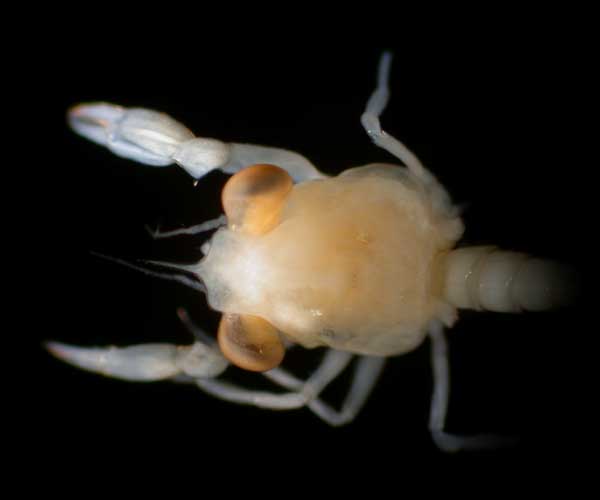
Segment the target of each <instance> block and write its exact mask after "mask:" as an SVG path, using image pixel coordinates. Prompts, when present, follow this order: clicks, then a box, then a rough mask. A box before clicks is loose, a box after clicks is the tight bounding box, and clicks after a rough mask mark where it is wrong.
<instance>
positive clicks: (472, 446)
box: [429, 321, 516, 452]
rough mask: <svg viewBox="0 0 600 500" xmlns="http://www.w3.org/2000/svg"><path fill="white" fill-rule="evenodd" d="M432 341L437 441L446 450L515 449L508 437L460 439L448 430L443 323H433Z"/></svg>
mask: <svg viewBox="0 0 600 500" xmlns="http://www.w3.org/2000/svg"><path fill="white" fill-rule="evenodd" d="M429 338H430V340H431V364H432V368H433V395H432V398H431V410H430V414H429V430H430V431H431V437H432V438H433V441H434V442H435V444H436V445H437V446H438V448H440V449H441V450H443V451H447V452H455V451H459V450H481V449H486V448H487V449H490V448H498V447H505V446H511V445H514V444H515V442H516V441H515V439H514V438H511V437H506V436H494V435H477V436H457V435H454V434H449V433H447V432H446V431H444V425H445V421H446V414H447V413H448V401H449V399H450V367H449V364H448V345H447V342H446V338H445V335H444V327H443V326H442V324H441V323H439V322H437V321H434V322H432V324H431V326H430V329H429Z"/></svg>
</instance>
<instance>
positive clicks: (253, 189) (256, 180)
mask: <svg viewBox="0 0 600 500" xmlns="http://www.w3.org/2000/svg"><path fill="white" fill-rule="evenodd" d="M293 184H294V183H293V180H292V178H291V177H290V175H289V174H288V173H287V172H286V171H285V170H283V169H282V168H279V167H276V166H275V165H268V164H259V165H252V166H250V167H247V168H245V169H244V170H241V171H240V172H238V173H237V174H235V175H234V176H232V177H231V178H230V179H229V180H228V181H227V183H226V184H225V187H224V188H223V193H222V195H221V199H222V203H223V208H224V210H225V214H226V215H227V219H228V221H229V227H230V229H233V230H240V231H243V232H245V233H248V234H252V235H261V234H265V233H267V232H269V231H270V230H271V229H273V228H274V227H275V226H276V225H277V224H278V223H279V216H280V213H281V208H282V207H283V203H284V201H285V199H286V198H287V196H288V195H289V193H290V191H291V190H292V187H293Z"/></svg>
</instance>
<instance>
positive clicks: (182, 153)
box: [68, 102, 324, 182]
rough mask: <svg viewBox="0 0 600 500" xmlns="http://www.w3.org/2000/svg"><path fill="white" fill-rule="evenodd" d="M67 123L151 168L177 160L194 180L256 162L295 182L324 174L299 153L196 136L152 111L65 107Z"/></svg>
mask: <svg viewBox="0 0 600 500" xmlns="http://www.w3.org/2000/svg"><path fill="white" fill-rule="evenodd" d="M68 121H69V125H70V126H71V128H72V129H73V130H74V131H75V132H77V133H78V134H79V135H81V136H83V137H85V138H87V139H89V140H91V141H94V142H96V143H97V144H100V145H102V146H105V147H107V148H108V149H109V150H110V151H112V152H113V153H115V154H116V155H118V156H122V157H124V158H129V159H131V160H135V161H138V162H140V163H144V164H146V165H151V166H154V167H164V166H167V165H171V164H174V163H175V164H177V165H179V166H181V167H182V168H183V169H184V170H186V171H187V172H188V173H189V174H190V175H191V176H192V177H194V178H195V179H199V178H201V177H203V176H204V175H206V174H207V173H209V172H210V171H212V170H215V169H220V170H223V171H224V172H227V173H235V172H237V171H239V170H241V169H242V168H245V167H248V166H250V165H253V164H256V163H271V164H274V165H277V166H279V167H281V168H283V169H284V170H287V171H288V173H289V174H290V175H291V176H292V178H293V179H294V180H295V181H296V182H300V181H304V180H308V179H314V178H320V177H323V176H324V175H323V174H322V173H321V172H319V171H318V170H317V169H316V168H315V166H314V165H313V164H312V163H311V162H310V161H309V160H308V159H306V158H305V157H304V156H302V155H300V154H299V153H295V152H293V151H288V150H285V149H280V148H271V147H266V146H257V145H252V144H235V143H231V144H228V143H225V142H222V141H219V140H217V139H210V138H201V137H194V134H193V133H192V132H191V131H190V130H189V129H187V128H186V127H185V126H183V125H182V124H181V123H179V122H178V121H176V120H174V119H173V118H171V117H170V116H169V115H167V114H165V113H160V112H158V111H153V110H150V109H144V108H123V107H121V106H117V105H114V104H109V103H105V102H96V103H85V104H79V105H77V106H74V107H73V108H71V109H70V110H69V112H68Z"/></svg>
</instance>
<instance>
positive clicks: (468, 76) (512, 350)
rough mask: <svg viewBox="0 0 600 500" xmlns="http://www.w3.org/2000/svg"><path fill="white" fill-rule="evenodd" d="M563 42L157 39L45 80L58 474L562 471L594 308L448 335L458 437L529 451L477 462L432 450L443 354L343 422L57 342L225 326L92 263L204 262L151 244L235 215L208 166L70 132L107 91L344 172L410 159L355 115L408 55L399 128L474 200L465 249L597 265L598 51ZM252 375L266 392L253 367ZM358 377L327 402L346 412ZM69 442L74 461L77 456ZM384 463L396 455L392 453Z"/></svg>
mask: <svg viewBox="0 0 600 500" xmlns="http://www.w3.org/2000/svg"><path fill="white" fill-rule="evenodd" d="M562 42H563V40H562V38H561V36H560V34H555V35H550V36H549V38H547V39H544V40H542V41H540V40H539V39H536V38H535V37H534V38H533V39H532V40H531V41H529V42H527V43H518V44H507V43H504V41H502V43H500V42H498V43H496V42H491V43H486V45H485V46H484V47H482V46H478V45H477V44H474V43H471V42H469V43H467V44H465V45H464V46H461V47H457V48H456V49H455V48H454V47H453V48H451V49H450V48H448V47H445V46H444V44H443V43H440V44H438V45H437V47H436V48H435V49H432V50H424V49H423V47H421V46H420V45H419V46H417V45H413V46H398V47H394V46H393V45H390V46H387V47H383V46H376V47H364V46H361V45H360V44H357V45H355V46H346V45H338V46H335V47H333V48H328V47H327V46H326V45H322V46H320V47H318V48H311V49H307V48H303V49H299V48H291V47H283V46H277V44H276V43H273V44H271V45H268V46H266V47H262V48H255V47H248V46H245V45H244V44H243V43H241V44H236V45H235V47H232V48H231V49H230V48H226V47H224V46H222V45H221V44H218V43H217V42H215V43H214V45H204V46H198V47H188V50H187V51H186V52H185V57H178V58H176V59H175V60H173V59H170V58H169V57H167V55H164V54H162V53H161V56H160V57H159V56H157V58H156V59H154V60H153V58H151V57H148V54H146V57H144V58H142V59H140V58H137V57H135V56H136V54H138V53H140V52H141V51H142V48H143V47H140V46H135V47H134V48H132V47H129V49H128V50H127V51H110V53H102V55H98V56H96V55H94V56H83V55H81V54H80V53H79V52H78V51H76V50H74V49H73V50H69V51H64V52H62V53H60V54H58V55H57V58H56V59H55V60H54V61H53V64H52V65H41V66H40V67H39V69H36V70H34V73H35V75H34V76H35V78H36V81H38V82H42V83H43V86H44V91H43V92H41V93H39V94H37V96H36V97H35V98H34V101H35V102H34V103H35V104H36V105H37V106H38V109H43V110H44V113H43V115H44V117H45V119H44V122H45V124H46V127H47V130H49V133H47V134H45V136H44V137H43V138H42V140H44V141H45V142H44V150H43V153H44V162H43V167H42V165H41V164H40V165H39V166H38V167H36V168H37V169H38V170H32V171H28V173H29V174H30V175H31V178H30V182H31V183H32V185H34V187H32V190H35V200H36V201H37V202H39V204H38V203H36V205H37V213H36V218H37V221H36V222H34V221H31V222H32V223H34V224H35V227H36V231H35V243H34V244H33V245H32V249H33V253H34V254H35V255H36V256H37V260H36V262H38V263H39V264H38V265H37V267H36V268H35V269H34V274H35V281H34V282H33V283H35V285H33V286H32V290H30V292H29V293H28V295H27V300H25V303H26V304H28V305H30V306H31V307H30V309H29V311H30V312H31V315H30V316H28V317H27V318H28V319H33V320H34V322H35V323H37V322H38V321H39V324H40V325H43V326H41V327H39V328H36V329H35V332H29V333H28V334H27V339H28V340H29V341H31V342H30V344H29V347H28V349H29V350H28V358H29V359H30V360H31V361H30V362H31V363H32V366H33V372H34V374H35V377H34V378H35V383H33V382H31V383H29V380H28V378H27V377H26V380H27V382H26V383H27V385H28V387H29V391H30V392H29V393H28V396H27V399H28V404H33V405H34V410H33V412H31V413H29V415H30V416H33V420H35V425H32V426H31V427H32V428H34V429H35V432H33V436H34V442H35V443H36V444H35V445H34V446H35V447H36V449H37V450H41V451H42V453H38V454H37V457H38V458H39V460H40V463H41V464H42V466H44V467H49V468H56V469H57V470H62V469H64V470H65V471H67V470H70V468H71V467H73V466H76V464H77V465H78V467H79V468H80V469H82V470H84V471H86V473H87V474H88V475H89V477H94V476H95V475H97V473H98V471H99V470H102V471H103V472H104V473H110V472H113V469H116V468H118V467H117V464H126V465H124V467H133V464H137V465H138V466H142V467H143V466H144V465H145V464H152V465H158V466H162V465H166V464H171V465H172V464H173V463H175V464H182V466H183V464H184V463H185V464H186V465H187V466H189V465H190V464H192V466H193V467H197V468H198V469H201V470H203V473H202V475H203V476H205V475H207V474H208V475H210V474H211V473H212V471H213V470H217V469H220V468H222V467H224V464H231V461H234V462H235V463H239V464H240V467H244V468H249V469H250V470H254V469H253V467H254V465H253V464H254V463H265V462H266V463H269V464H270V467H276V468H279V467H281V468H283V469H284V470H287V469H289V473H290V475H294V474H296V473H298V469H297V467H298V463H301V464H302V467H304V469H303V471H304V472H303V474H307V475H310V476H311V477H313V476H314V475H317V476H322V477H325V478H326V477H329V476H328V474H329V473H331V472H332V471H333V468H334V466H335V467H337V465H340V464H341V465H343V468H344V470H345V471H346V473H350V474H362V473H364V474H366V475H368V472H367V471H377V472H373V473H377V474H381V475H382V476H386V475H387V474H388V472H387V471H388V469H390V470H394V463H393V462H395V461H396V460H401V459H404V458H410V459H415V458H418V459H419V460H420V459H422V458H423V459H427V460H428V462H429V464H439V465H449V464H452V463H462V461H465V460H471V459H472V457H479V456H482V455H483V456H485V457H491V458H494V459H495V460H498V463H502V464H503V466H510V465H512V464H515V463H529V462H537V461H539V460H540V459H544V460H547V461H548V462H555V461H558V462H560V461H563V460H565V459H566V457H568V456H570V455H571V454H575V453H578V451H576V450H578V449H580V448H581V447H582V446H583V447H584V448H585V447H586V441H585V440H582V439H581V434H582V433H581V432H580V429H581V428H582V427H585V421H586V418H587V417H586V414H587V413H586V412H587V410H586V409H585V405H586V404H587V397H589V394H587V391H588V389H587V385H586V384H587V379H586V378H585V376H584V375H583V373H582V372H583V370H581V369H580V368H582V367H583V363H582V362H580V360H581V356H582V355H581V352H582V351H585V349H586V348H585V345H586V342H587V341H586V335H588V334H589V333H590V332H589V328H587V324H586V322H585V321H584V319H583V318H582V316H581V310H582V309H583V308H582V307H573V308H570V309H568V310H564V311H557V312H549V313H543V314H542V313H540V314H523V315H499V314H492V313H470V312H466V313H464V314H463V315H462V317H461V319H460V321H459V322H458V323H457V325H456V326H455V327H454V328H453V329H452V331H450V332H449V335H448V337H449V342H450V349H451V351H450V352H451V370H452V396H451V403H450V409H449V417H448V429H449V430H450V431H453V432H458V433H465V434H471V433H478V432H492V433H500V434H507V435H517V436H520V438H521V441H520V443H519V444H518V445H517V446H516V447H514V448H511V449H508V450H497V451H490V452H485V453H479V454H471V455H455V456H450V455H444V454H442V453H441V452H440V451H438V450H437V449H436V448H435V446H434V445H433V444H432V442H431V440H430V436H429V433H428V430H427V421H428V412H429V402H430V394H431V375H430V365H429V350H428V347H429V345H428V343H425V344H424V345H423V346H421V347H420V348H419V349H417V350H416V351H415V352H413V353H410V354H407V355H405V356H402V357H398V358H394V359H391V360H390V361H389V363H388V365H387V367H386V370H385V371H384V373H383V376H382V378H381V381H380V383H379V384H378V386H377V388H376V389H375V391H374V393H373V395H372V397H371V399H370V400H369V401H368V403H367V404H366V406H365V408H364V410H363V411H362V413H361V414H360V415H359V417H358V418H357V419H356V421H355V422H353V423H352V424H350V425H348V426H345V427H342V428H330V427H328V426H327V425H326V424H324V423H323V422H321V421H320V420H319V419H318V418H317V417H315V416H314V415H312V414H311V413H310V412H309V411H308V410H297V411H290V412H272V411H266V410H260V409H254V408H249V407H243V406H237V405H233V404H229V403H225V402H221V401H218V400H215V399H213V398H211V397H209V396H207V395H205V394H203V393H201V392H200V391H198V390H197V389H195V388H194V387H191V386H184V385H175V384H171V383H167V382H163V383H153V384H133V383H126V382H122V381H118V380H111V379H107V378H103V377H100V376H97V375H93V374H89V373H86V372H83V371H78V370H76V369H74V368H71V367H69V366H67V365H64V364H61V363H60V362H58V361H57V360H55V359H53V358H51V357H50V356H49V355H48V354H47V353H46V352H45V351H44V350H43V349H42V348H41V342H42V341H44V340H50V339H52V340H59V341H62V342H67V343H73V344H80V345H103V344H117V345H126V344H130V343H141V342H160V341H164V342H173V343H188V342H189V341H190V337H189V335H188V334H187V333H186V331H185V330H184V328H183V327H182V326H181V324H180V323H179V322H178V319H177V317H176V314H175V311H176V308H177V307H180V306H183V307H185V308H187V309H188V310H189V312H190V314H191V315H192V317H193V318H194V319H195V320H196V321H197V322H198V323H199V324H202V325H204V326H205V327H206V328H207V329H209V330H211V329H212V330H214V329H215V327H216V325H217V322H218V314H216V313H214V312H211V311H209V310H208V308H207V306H206V303H205V300H204V298H203V297H202V296H200V295H198V294H197V293H195V292H193V291H192V290H187V289H185V288H183V287H182V286H180V285H177V284H173V283H168V282H164V281H161V280H156V279H151V278H148V277H146V276H144V275H141V274H138V273H135V272H133V271H130V270H127V269H124V268H122V267H119V266H117V265H115V264H112V263H109V262H105V261H102V260H99V259H98V258H95V257H93V256H91V255H90V254H89V251H90V250H94V251H98V252H102V253H105V254H109V255H114V256H118V257H123V258H136V257H141V258H152V259H157V260H169V259H172V260H188V261H189V260H193V259H197V258H198V257H199V256H200V252H199V249H198V246H199V243H200V242H201V240H194V239H192V238H181V239H177V240H173V241H161V242H153V241H151V239H150V238H149V237H148V235H147V234H146V232H145V230H144V225H145V224H151V225H154V224H156V223H157V222H160V223H161V225H162V226H163V227H166V228H175V227H179V226H180V225H190V224H194V223H198V222H201V221H203V220H205V219H207V218H211V217H215V216H217V215H218V214H219V213H220V206H219V203H220V202H219V196H220V189H221V187H222V185H223V183H224V181H225V180H226V176H224V175H221V174H218V173H214V174H211V175H209V176H208V177H207V178H205V179H203V180H201V182H200V183H199V184H198V185H197V186H196V187H194V186H193V183H192V180H191V178H189V177H188V176H187V175H186V174H185V172H183V171H182V170H180V169H178V168H177V167H168V168H161V169H153V168H150V167H146V166H143V165H139V164H136V163H133V162H130V161H127V160H124V159H121V158H118V157H115V156H113V155H111V154H110V153H109V152H108V151H106V150H104V149H102V148H100V147H98V146H96V145H94V144H91V143H89V142H87V141H85V140H84V139H82V138H80V137H78V136H76V135H75V134H73V133H72V132H70V131H69V130H68V128H67V125H66V121H65V112H66V110H67V108H68V107H69V106H71V105H73V104H75V103H78V102H85V101H92V100H104V101H109V102H115V103H119V104H121V105H124V106H141V107H148V108H153V109H157V110H161V111H165V112H167V113H169V114H170V115H171V116H173V117H175V118H176V119H178V120H179V121H181V122H182V123H184V124H185V125H187V126H188V127H189V128H190V129H191V130H193V131H194V132H195V133H196V134H197V135H201V136H207V137H215V138H219V139H222V140H225V141H232V142H250V143H257V144H265V145H272V146H278V147H285V148H289V149H292V150H297V151H299V152H301V153H303V154H304V155H306V156H307V157H308V158H309V159H311V160H312V161H313V162H314V164H315V165H317V166H318V168H320V169H321V170H323V171H324V172H326V173H329V174H335V173H338V172H341V171H342V170H344V169H346V168H349V167H352V166H358V165H361V164H365V163H370V162H375V161H393V159H392V158H391V157H390V156H389V155H387V154H386V153H385V152H383V151H382V150H379V149H378V148H376V147H375V146H374V145H372V144H371V143H370V141H369V139H368V138H367V136H366V134H365V133H364V131H363V130H362V128H361V126H360V121H359V118H360V114H361V113H362V111H363V109H364V105H365V103H366V100H367V98H368V96H369V95H370V93H371V92H372V90H373V88H374V83H375V72H376V66H377V62H378V58H379V56H380V55H381V53H382V50H383V49H385V48H389V49H391V50H392V51H393V52H394V62H393V66H392V78H391V88H392V100H391V102H390V105H389V107H388V108H387V110H386V112H385V114H384V116H383V120H382V123H383V127H384V128H385V129H386V130H387V131H388V132H390V133H392V134H394V135H395V136H397V137H398V138H400V139H401V140H402V141H403V142H405V143H406V144H407V145H408V147H409V148H411V149H412V150H413V151H414V152H415V153H416V154H417V155H418V156H419V157H420V158H421V159H422V161H423V162H424V163H425V164H426V165H427V166H428V167H429V168H430V169H431V170H432V171H433V172H434V173H435V174H436V175H437V176H438V177H439V179H440V180H441V182H442V183H443V184H444V185H445V186H446V187H447V188H448V190H449V192H450V193H451V194H452V196H453V199H454V200H455V201H456V202H457V203H459V204H462V205H464V207H465V211H464V220H465V223H466V227H467V231H466V234H465V237H464V241H463V243H464V244H497V245H499V246H501V247H504V248H507V249H514V250H521V251H526V252H530V253H532V254H535V255H539V256H543V257H549V258H555V259H559V260H562V261H565V262H567V263H571V264H575V265H576V266H578V267H585V266H584V264H583V263H586V262H587V261H586V260H585V259H586V257H585V253H584V252H585V251H586V248H588V245H589V243H588V238H589V234H590V229H591V225H590V222H589V220H590V213H591V212H590V208H589V207H590V206H591V204H592V200H591V199H590V198H589V193H590V192H591V186H590V185H589V180H586V179H587V177H586V175H587V173H588V172H589V170H590V165H589V162H590V160H589V159H588V160H582V159H581V158H580V157H579V156H578V155H580V151H581V150H582V148H583V143H585V138H584V137H583V136H582V135H581V134H580V131H581V130H584V129H585V127H584V126H582V125H581V122H580V115H579V113H580V112H581V106H582V102H581V101H580V97H581V95H580V90H581V85H582V84H583V79H584V78H583V76H582V74H581V73H580V71H581V70H582V69H585V66H586V60H585V58H581V59H580V58H579V57H578V56H579V54H578V52H577V47H576V46H573V45H569V46H565V45H564V44H563V43H562ZM30 148H31V150H32V151H31V152H32V153H33V154H36V153H39V151H36V149H37V147H36V146H35V145H30ZM39 149H42V147H41V146H40V147H39ZM40 217H41V222H40V220H39V218H40ZM41 256H43V258H41ZM582 271H583V270H582ZM579 306H581V304H580V305H579ZM34 311H35V314H34ZM306 354H307V355H308V359H309V360H308V361H306V362H305V361H304V358H303V357H302V355H303V353H302V352H298V353H294V354H293V356H291V357H292V358H293V359H292V360H291V361H292V363H293V364H294V366H295V367H296V368H297V369H299V370H300V371H301V372H302V371H310V367H311V366H313V363H314V359H313V358H314V353H306ZM305 363H307V364H305ZM237 379H238V380H239V381H240V382H241V383H248V384H250V385H252V386H257V387H258V386H260V384H261V381H260V379H259V378H257V377H254V376H250V377H248V378H246V377H245V376H244V375H243V374H242V375H241V376H238V377H237ZM347 382H348V381H347V380H346V379H345V378H344V380H342V381H340V384H336V385H335V386H334V387H332V389H331V390H330V391H328V393H327V394H328V396H329V397H331V398H332V399H333V400H339V398H340V397H341V395H342V393H343V389H344V387H343V386H344V384H345V383H347ZM30 435H31V434H30ZM55 450H60V451H61V455H62V457H63V458H62V459H61V461H60V462H59V463H57V462H56V461H55V459H54V458H53V457H54V451H55ZM387 453H390V454H391V455H390V456H391V457H393V460H392V461H390V460H389V459H385V458H383V457H384V456H385V454H387ZM184 457H185V458H184ZM190 457H192V460H191V461H190ZM302 457H307V458H306V459H304V458H302ZM308 457H310V458H308ZM96 466H101V467H102V469H100V468H96ZM228 466H229V465H228ZM430 466H433V465H430ZM436 467H437V465H436ZM336 470H337V469H336Z"/></svg>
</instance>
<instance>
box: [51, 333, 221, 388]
mask: <svg viewBox="0 0 600 500" xmlns="http://www.w3.org/2000/svg"><path fill="white" fill-rule="evenodd" d="M45 347H46V349H48V351H50V353H51V354H52V355H54V356H55V357H56V358H58V359H60V360H61V361H64V362H66V363H69V364H71V365H73V366H76V367H78V368H82V369H84V370H88V371H91V372H94V373H100V374H102V375H105V376H107V377H114V378H119V379H123V380H130V381H136V382H151V381H155V380H164V379H169V378H172V377H175V376H176V375H179V374H180V373H185V374H186V375H189V376H191V377H194V378H204V377H216V376H217V375H220V374H221V373H222V372H223V371H224V370H225V368H227V365H228V362H227V360H226V359H225V358H224V357H223V356H222V354H221V353H220V351H219V350H218V348H216V347H211V346H209V345H206V344H203V343H201V342H195V343H194V344H192V345H189V346H175V345H172V344H140V345H133V346H128V347H115V346H110V347H78V346H73V345H67V344H62V343H60V342H47V343H46V344H45Z"/></svg>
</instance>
